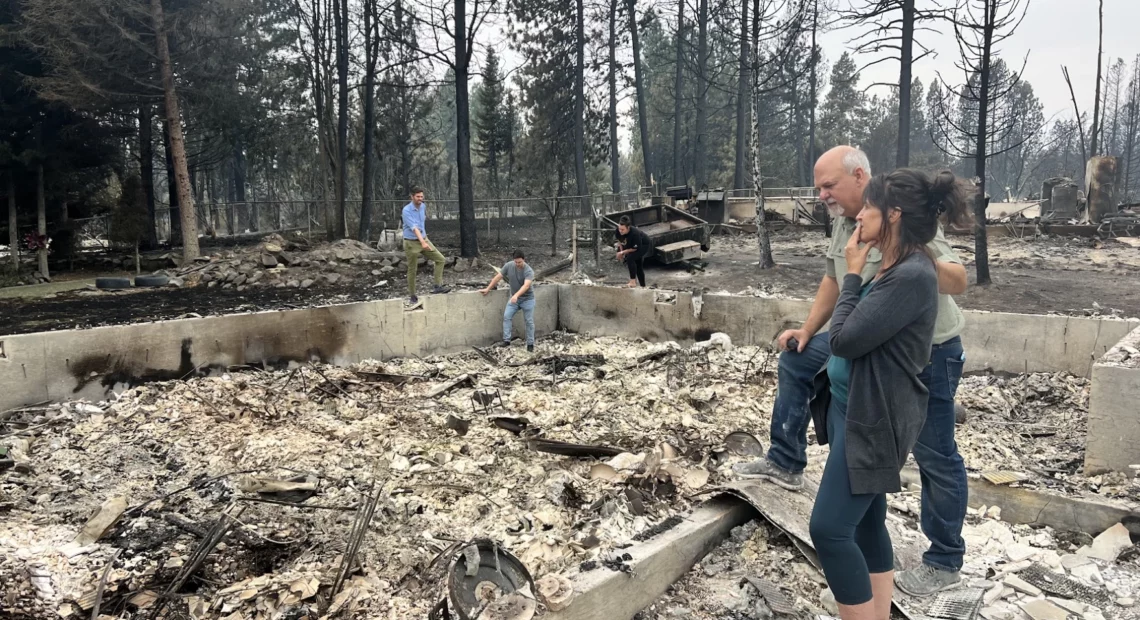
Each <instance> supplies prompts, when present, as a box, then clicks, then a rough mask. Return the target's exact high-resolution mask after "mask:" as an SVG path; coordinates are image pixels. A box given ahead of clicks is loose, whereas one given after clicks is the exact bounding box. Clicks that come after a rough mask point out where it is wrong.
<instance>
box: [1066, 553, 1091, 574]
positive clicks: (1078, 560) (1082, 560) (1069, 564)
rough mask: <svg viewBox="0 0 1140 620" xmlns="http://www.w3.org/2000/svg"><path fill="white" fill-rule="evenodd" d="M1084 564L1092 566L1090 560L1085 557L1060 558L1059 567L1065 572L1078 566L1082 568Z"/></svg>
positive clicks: (1068, 556) (1070, 556) (1067, 556)
mask: <svg viewBox="0 0 1140 620" xmlns="http://www.w3.org/2000/svg"><path fill="white" fill-rule="evenodd" d="M1085 564H1092V558H1090V557H1088V556H1087V555H1063V556H1061V566H1063V567H1064V568H1065V570H1068V571H1071V570H1073V569H1074V568H1076V567H1078V566H1084V565H1085Z"/></svg>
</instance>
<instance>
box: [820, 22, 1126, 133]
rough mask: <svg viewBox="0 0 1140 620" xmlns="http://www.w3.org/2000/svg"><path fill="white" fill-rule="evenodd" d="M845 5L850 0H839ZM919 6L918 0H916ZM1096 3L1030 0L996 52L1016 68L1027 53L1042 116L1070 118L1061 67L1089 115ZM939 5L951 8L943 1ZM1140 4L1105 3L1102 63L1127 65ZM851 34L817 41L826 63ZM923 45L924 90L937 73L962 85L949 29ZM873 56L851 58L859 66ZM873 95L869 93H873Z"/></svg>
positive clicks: (874, 78)
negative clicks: (925, 53)
mask: <svg viewBox="0 0 1140 620" xmlns="http://www.w3.org/2000/svg"><path fill="white" fill-rule="evenodd" d="M838 2H839V3H840V4H841V5H843V4H850V0H838ZM919 2H920V3H921V2H922V0H919ZM1097 3H1098V0H1030V1H1029V10H1028V13H1027V14H1026V16H1025V21H1024V22H1022V24H1021V26H1020V27H1019V28H1018V29H1017V31H1016V32H1015V33H1014V34H1013V36H1012V37H1010V39H1009V40H1007V41H1006V42H1005V43H1004V44H1003V45H1002V46H1001V48H1000V49H999V50H998V51H999V52H1000V54H1001V56H1002V58H1005V59H1006V62H1007V63H1009V64H1010V65H1013V66H1016V67H1020V66H1021V63H1022V59H1024V58H1025V56H1026V54H1029V57H1028V58H1029V59H1028V63H1027V64H1026V66H1025V74H1024V78H1025V79H1026V80H1027V81H1028V82H1029V83H1030V84H1032V85H1033V90H1034V92H1036V93H1037V97H1038V98H1039V99H1040V100H1041V103H1042V105H1043V106H1044V107H1045V117H1046V118H1050V117H1052V116H1053V115H1054V114H1058V115H1060V116H1062V117H1072V115H1073V104H1072V100H1071V99H1070V97H1069V89H1068V86H1066V84H1065V79H1064V77H1063V76H1062V75H1061V65H1062V64H1064V65H1067V66H1068V67H1069V74H1070V76H1071V77H1072V79H1073V88H1074V90H1076V93H1077V103H1078V104H1079V105H1080V108H1081V112H1083V113H1086V114H1088V115H1089V116H1090V118H1091V116H1092V108H1093V89H1094V88H1095V83H1096V50H1097V22H1098V20H1097ZM942 4H943V5H948V4H950V3H949V2H947V1H946V0H943V2H942ZM1138 28H1140V0H1104V59H1105V65H1106V66H1107V65H1108V64H1109V61H1110V60H1111V61H1112V62H1115V61H1116V59H1117V58H1124V59H1125V62H1127V63H1129V64H1130V65H1131V63H1132V60H1133V58H1135V56H1136V54H1138V53H1140V30H1138ZM857 33H858V31H855V30H850V29H847V30H836V31H832V32H829V33H827V34H826V35H824V36H823V37H822V38H821V46H822V47H823V51H824V54H825V56H826V58H827V60H828V62H829V63H834V62H835V60H836V59H838V58H839V56H840V55H841V54H842V53H843V52H844V51H845V50H847V49H848V48H849V47H850V45H849V43H848V41H850V39H851V38H852V37H853V36H854V35H856V34H857ZM918 37H919V38H920V40H921V41H922V43H923V44H924V45H926V46H927V47H928V48H930V49H932V50H934V51H935V52H936V53H937V57H927V58H925V59H923V60H921V61H920V62H919V63H918V64H916V65H915V76H916V77H920V78H922V81H923V83H925V84H927V85H928V86H929V84H930V81H931V80H932V79H934V77H935V74H936V72H940V73H941V74H942V77H943V78H945V79H946V80H947V81H948V82H950V83H951V84H959V83H961V82H962V74H961V72H960V71H959V70H958V69H956V68H955V67H954V63H955V61H956V60H957V58H958V46H957V44H956V43H955V41H954V33H953V30H952V29H951V28H944V29H943V32H941V33H939V34H934V33H929V32H920V33H918ZM871 59H872V58H865V59H862V60H860V59H856V63H857V64H858V65H859V66H863V64H865V63H866V62H869V61H870V60H871ZM898 71H899V67H898V63H897V62H894V63H891V62H885V63H880V64H878V65H876V66H873V67H870V68H868V69H867V70H866V71H865V72H864V73H863V74H862V76H861V80H860V84H861V85H863V86H866V85H867V84H872V83H874V82H898ZM872 92H874V91H872Z"/></svg>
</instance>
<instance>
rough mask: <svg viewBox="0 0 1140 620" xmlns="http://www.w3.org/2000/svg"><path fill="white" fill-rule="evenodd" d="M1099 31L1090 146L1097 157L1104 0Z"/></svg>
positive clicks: (1101, 1)
mask: <svg viewBox="0 0 1140 620" xmlns="http://www.w3.org/2000/svg"><path fill="white" fill-rule="evenodd" d="M1099 6H1100V9H1099V15H1100V17H1099V24H1100V26H1099V28H1100V29H1099V31H1098V33H1097V46H1096V92H1095V93H1094V95H1093V120H1092V144H1091V145H1090V146H1089V155H1091V156H1093V157H1096V156H1097V155H1099V154H1100V152H1099V150H1098V145H1099V144H1100V143H1099V142H1098V138H1099V137H1100V133H1101V130H1102V127H1101V124H1100V83H1101V79H1100V78H1101V68H1102V67H1103V66H1104V60H1103V58H1104V0H1100V2H1099Z"/></svg>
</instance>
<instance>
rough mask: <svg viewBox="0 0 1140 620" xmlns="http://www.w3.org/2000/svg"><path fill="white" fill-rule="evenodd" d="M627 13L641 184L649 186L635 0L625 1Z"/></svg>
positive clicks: (650, 165) (650, 172)
mask: <svg viewBox="0 0 1140 620" xmlns="http://www.w3.org/2000/svg"><path fill="white" fill-rule="evenodd" d="M626 8H627V10H628V11H629V34H630V38H631V40H632V43H633V87H634V90H635V91H636V93H637V127H638V129H639V130H640V133H641V161H642V165H643V166H644V167H645V170H644V174H643V175H642V176H643V177H644V179H643V182H644V183H645V184H646V185H649V184H650V181H651V179H652V176H653V157H652V155H653V153H652V151H651V150H650V146H649V145H650V141H649V110H648V109H647V108H646V106H647V105H648V104H647V103H646V102H645V78H644V76H642V69H641V40H640V37H639V35H638V32H637V0H626Z"/></svg>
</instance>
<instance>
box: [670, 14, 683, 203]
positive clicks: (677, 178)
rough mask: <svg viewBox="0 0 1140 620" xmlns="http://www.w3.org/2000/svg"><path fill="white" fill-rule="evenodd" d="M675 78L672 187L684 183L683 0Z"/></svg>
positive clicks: (679, 19) (679, 17)
mask: <svg viewBox="0 0 1140 620" xmlns="http://www.w3.org/2000/svg"><path fill="white" fill-rule="evenodd" d="M675 38H676V41H675V44H676V46H677V66H676V68H675V71H676V77H675V78H674V79H673V185H679V184H681V183H683V182H684V181H685V176H684V173H683V172H682V169H681V97H682V90H681V88H682V86H683V85H684V82H683V80H682V77H683V76H684V74H685V73H684V72H685V0H677V34H676V37H675Z"/></svg>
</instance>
